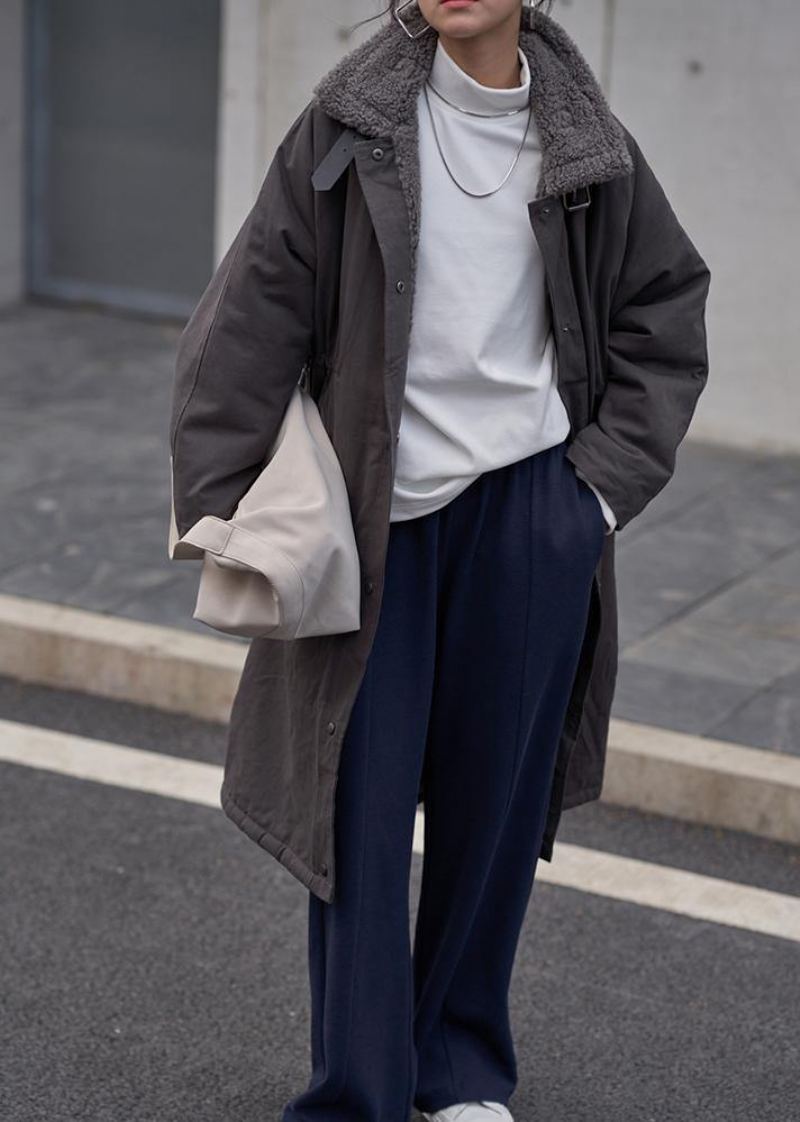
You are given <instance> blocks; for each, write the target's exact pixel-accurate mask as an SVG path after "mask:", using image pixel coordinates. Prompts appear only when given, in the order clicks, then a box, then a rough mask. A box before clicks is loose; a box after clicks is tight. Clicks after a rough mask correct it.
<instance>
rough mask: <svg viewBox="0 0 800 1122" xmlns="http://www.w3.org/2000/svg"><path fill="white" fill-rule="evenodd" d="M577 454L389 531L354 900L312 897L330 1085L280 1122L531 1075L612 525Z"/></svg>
mask: <svg viewBox="0 0 800 1122" xmlns="http://www.w3.org/2000/svg"><path fill="white" fill-rule="evenodd" d="M565 448H566V442H564V443H562V444H558V445H555V446H553V447H551V448H547V449H545V450H543V451H541V452H538V453H536V454H535V455H531V456H529V457H527V458H526V459H522V460H518V461H515V462H514V463H511V464H508V465H505V466H503V467H501V468H497V469H495V470H493V471H488V472H485V473H484V474H483V475H481V476H480V477H479V478H478V479H476V480H475V481H473V482H472V483H471V484H470V485H469V486H468V487H467V488H466V490H464V491H462V492H461V493H460V494H459V495H457V496H456V498H455V499H453V500H451V501H450V502H449V503H448V504H447V505H446V506H444V507H441V508H440V509H439V510H436V511H432V512H431V513H429V514H426V515H422V516H420V517H417V518H413V519H410V520H407V521H401V522H393V523H392V524H391V526H390V536H389V546H388V553H387V560H386V575H385V586H384V592H383V599H382V602H381V610H380V618H379V620H378V627H377V631H376V635H375V640H374V644H373V647H372V649H371V651H370V655H369V659H368V662H367V666H366V669H365V673H364V678H363V680H362V684H361V687H360V690H359V693H358V695H357V698H356V702H355V705H354V707H353V710H352V713H351V717H350V720H349V722H348V727H347V730H346V733H345V739H344V742H343V745H342V756H341V761H340V765H339V778H338V782H337V788H336V796H335V797H336V807H335V851H336V890H335V894H334V899H333V900H332V901H331V902H330V903H324V902H323V901H321V900H320V899H319V898H318V897H316V896H314V895H312V894H309V914H308V921H309V927H308V954H309V973H310V983H311V1063H312V1074H311V1080H310V1083H309V1085H308V1087H307V1088H306V1090H304V1091H303V1092H302V1093H301V1094H299V1095H298V1096H297V1097H296V1098H294V1099H293V1100H292V1101H291V1102H290V1103H288V1104H287V1105H286V1107H285V1108H284V1113H283V1117H282V1122H408V1118H409V1117H410V1112H411V1107H412V1105H415V1106H416V1107H417V1108H418V1109H421V1110H426V1111H435V1110H438V1109H440V1108H441V1107H444V1106H448V1105H450V1104H452V1103H456V1102H467V1101H473V1100H474V1101H480V1100H488V1101H496V1102H504V1103H507V1102H508V1099H509V1097H510V1095H511V1093H512V1092H513V1090H514V1088H515V1086H516V1080H517V1067H516V1058H515V1053H514V1047H513V1042H512V1036H511V1029H510V1024H509V1010H508V990H509V983H510V978H511V971H512V965H513V962H514V956H515V952H516V947H517V942H518V938H519V933H520V929H521V926H522V922H523V919H524V916H525V910H526V907H527V903H528V900H529V897H530V892H531V888H532V884H533V877H534V871H535V868H536V863H537V857H538V854H539V850H540V846H541V841H542V835H543V832H544V826H545V816H546V810H547V806H548V801H549V796H550V789H551V785H552V776H553V768H554V763H555V756H556V750H557V747H558V740H559V735H560V732H561V728H562V724H563V719H564V716H565V713H566V707H567V703H568V699H569V695H570V692H571V688H572V683H573V680H574V676H575V671H576V669H577V664H578V657H579V654H580V648H581V643H582V639H583V635H584V630H585V627H586V621H587V615H588V610H589V596H590V589H591V580H592V574H593V571H594V568H595V566H596V564H597V561H598V560H599V557H600V552H601V549H602V544H603V537H604V534H605V530H606V524H605V521H604V518H603V514H602V510H601V507H600V503H599V501H598V499H597V497H596V496H595V494H594V493H593V491H592V490H591V488H590V487H589V486H588V485H587V484H586V483H585V482H584V481H583V480H581V479H579V477H578V476H577V475H576V473H575V470H574V468H573V466H572V464H571V462H570V461H569V460H568V459H567V458H566V457H565V455H564V451H565ZM423 777H424V787H423V790H424V857H423V872H422V884H421V890H420V897H419V904H418V909H417V920H416V927H415V930H414V944H413V953H412V946H411V932H410V901H409V876H410V864H411V854H412V844H413V837H414V826H415V816H416V811H417V796H418V791H419V785H420V779H421V778H423Z"/></svg>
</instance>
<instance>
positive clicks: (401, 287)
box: [395, 280, 406, 292]
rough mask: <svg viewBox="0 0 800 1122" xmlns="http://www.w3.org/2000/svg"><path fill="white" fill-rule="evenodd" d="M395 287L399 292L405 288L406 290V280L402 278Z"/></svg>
mask: <svg viewBox="0 0 800 1122" xmlns="http://www.w3.org/2000/svg"><path fill="white" fill-rule="evenodd" d="M395 288H396V289H397V291H398V292H405V290H406V282H405V281H401V280H399V281H398V282H397V284H396V285H395Z"/></svg>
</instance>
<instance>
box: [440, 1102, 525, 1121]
mask: <svg viewBox="0 0 800 1122" xmlns="http://www.w3.org/2000/svg"><path fill="white" fill-rule="evenodd" d="M421 1114H422V1117H423V1118H427V1120H428V1122H456V1119H458V1122H514V1119H513V1118H512V1117H511V1113H510V1111H509V1109H508V1107H507V1106H503V1104H502V1103H487V1102H478V1103H453V1105H452V1106H445V1107H442V1109H441V1110H436V1111H434V1112H433V1114H426V1113H425V1111H424V1110H423V1111H421Z"/></svg>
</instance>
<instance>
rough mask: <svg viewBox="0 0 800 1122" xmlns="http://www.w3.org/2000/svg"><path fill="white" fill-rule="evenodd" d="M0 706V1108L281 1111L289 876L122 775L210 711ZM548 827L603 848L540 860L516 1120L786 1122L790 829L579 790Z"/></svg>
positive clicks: (179, 751)
mask: <svg viewBox="0 0 800 1122" xmlns="http://www.w3.org/2000/svg"><path fill="white" fill-rule="evenodd" d="M0 719H2V722H0V723H1V724H2V727H1V728H0V756H2V757H3V762H0V779H1V782H0V900H2V912H1V918H0V970H1V971H2V973H1V975H0V1002H1V1003H2V1005H1V1007H0V1122H33V1120H37V1122H38V1120H47V1122H67V1120H69V1122H71V1120H81V1122H83V1120H92V1122H278V1119H279V1118H280V1112H281V1108H282V1106H283V1104H284V1103H285V1102H286V1101H287V1100H288V1099H289V1098H290V1097H291V1096H292V1095H294V1094H295V1093H297V1092H298V1091H299V1090H300V1089H302V1088H303V1087H304V1086H305V1084H306V1081H307V1078H308V1033H309V1023H308V1012H309V1011H308V993H307V977H306V957H305V922H306V906H307V892H306V890H305V889H304V888H303V887H302V886H301V885H300V884H299V883H298V882H296V881H295V880H294V879H293V878H291V877H290V876H289V875H288V873H286V871H285V870H283V869H282V868H281V867H280V866H279V865H278V864H277V862H275V861H274V859H273V858H270V857H269V856H268V855H266V854H264V853H262V852H260V851H259V850H258V849H257V847H256V846H254V845H253V843H252V842H250V841H249V840H248V839H247V838H245V837H244V835H242V834H241V833H240V832H239V831H238V830H237V829H236V828H235V827H234V826H233V825H232V824H231V823H230V822H228V820H227V819H226V818H225V817H224V815H223V814H222V811H221V810H219V809H218V808H216V807H214V806H212V805H206V804H204V803H203V801H202V798H200V797H197V796H196V795H195V794H192V790H195V789H194V788H192V789H191V790H190V789H189V788H187V787H181V786H180V783H178V781H176V780H175V779H174V769H173V771H169V769H168V766H167V769H166V770H164V771H163V777H164V779H163V792H168V791H170V790H172V789H171V788H170V787H169V784H170V783H173V782H176V783H177V785H176V786H175V787H174V792H173V793H172V794H170V793H153V792H152V791H146V790H141V789H133V788H132V786H131V785H130V783H129V781H128V779H127V778H126V776H127V775H128V772H127V771H126V770H125V769H126V768H127V767H128V757H127V756H126V755H125V754H124V753H119V748H120V747H124V746H129V747H134V748H138V749H144V750H146V752H148V753H156V754H157V755H158V757H163V761H162V760H161V759H156V760H155V765H156V766H155V771H156V772H158V771H159V765H160V764H161V763H162V762H163V763H164V765H169V764H170V761H171V760H178V761H181V762H182V763H189V764H191V762H192V761H199V762H201V763H203V764H206V765H214V766H218V765H219V764H220V763H221V760H222V751H223V747H224V730H223V729H222V728H221V727H220V726H214V725H206V724H202V723H200V722H197V721H192V720H188V719H186V718H182V717H176V716H171V715H165V714H161V713H157V712H155V711H152V710H147V709H142V708H138V707H136V706H132V705H120V704H115V703H112V702H107V701H101V700H98V699H93V698H89V697H85V696H82V695H79V694H69V693H63V692H59V691H51V690H44V689H41V688H37V687H28V686H21V685H19V684H16V683H14V682H10V681H8V680H5V681H0ZM41 729H43V730H54V731H55V733H57V734H59V735H58V737H56V738H55V740H54V742H53V744H51V743H50V741H49V740H47V739H46V738H45V741H44V742H43V744H41V745H39V746H38V748H36V752H35V753H34V752H33V748H31V750H30V751H31V753H32V754H31V755H26V753H27V752H28V747H27V746H28V744H29V738H28V734H29V732H30V731H31V730H33V732H34V733H35V732H36V730H41ZM76 738H90V739H91V740H92V741H94V742H96V744H90V745H87V744H86V743H85V742H84V741H82V740H78V739H76ZM30 743H33V742H32V741H31V742H30ZM34 747H36V745H34ZM51 751H52V753H53V755H52V757H50V756H48V755H47V753H48V752H51ZM87 752H88V755H89V756H90V757H91V758H92V759H93V760H102V761H105V762H104V763H103V765H102V767H98V769H97V770H95V771H91V770H90V769H89V770H86V769H84V771H81V770H80V767H79V766H77V765H76V764H75V760H76V759H77V760H83V759H86V756H87ZM37 753H38V754H37ZM148 758H150V757H148ZM12 761H13V762H12ZM65 761H66V762H65ZM81 766H82V765H81ZM176 766H177V767H178V770H180V764H178V765H176ZM115 769H117V770H115ZM199 770H200V771H202V772H203V775H206V773H207V777H208V776H210V778H211V780H213V779H214V776H215V774H216V773H215V772H213V771H212V770H210V769H209V768H206V769H199ZM70 771H71V772H72V773H70ZM150 771H151V773H152V772H153V767H152V765H151V768H150ZM131 774H133V773H131ZM159 774H161V773H160V772H159ZM84 775H95V776H101V775H102V776H105V779H101V778H97V777H95V778H85V777H80V776H84ZM200 778H201V779H202V778H203V777H202V776H201V777H200ZM203 782H206V779H203ZM198 789H199V788H198ZM187 792H188V793H187ZM559 843H560V844H561V845H562V846H563V849H564V852H567V850H570V851H571V852H574V854H577V856H578V858H579V864H580V860H581V859H584V858H586V857H587V855H588V857H589V858H591V857H592V855H599V862H600V863H599V865H598V866H597V868H598V874H597V881H596V891H587V890H586V887H585V886H584V887H582V888H576V887H570V886H569V883H571V882H569V877H568V876H567V875H566V874H565V875H564V883H551V882H549V881H548V880H546V879H544V877H545V874H547V875H548V876H552V875H554V874H553V873H551V871H550V870H549V869H547V870H546V869H545V863H541V864H540V870H541V871H542V878H543V879H541V880H537V883H536V885H535V888H534V893H533V898H532V901H531V905H530V908H529V910H528V915H527V918H526V921H525V927H524V931H523V936H522V940H521V943H520V948H519V952H518V955H517V961H516V965H515V972H514V978H513V984H512V999H513V1010H512V1013H513V1025H514V1031H515V1040H516V1046H517V1055H518V1062H519V1083H518V1087H517V1091H516V1094H515V1095H514V1097H513V1099H512V1101H511V1108H512V1110H513V1112H514V1116H515V1119H516V1120H517V1122H539V1120H541V1122H695V1120H696V1122H739V1120H741V1122H798V1120H800V1012H799V1011H800V934H799V933H798V925H797V917H798V915H800V912H798V910H797V908H798V899H799V898H800V850H798V849H796V848H792V847H789V846H781V845H777V844H774V843H769V842H765V841H761V840H758V839H754V838H749V837H746V836H744V835H739V834H734V833H730V832H726V831H721V830H711V829H705V828H702V827H696V826H690V825H686V824H681V823H677V822H673V821H669V820H667V819H661V818H657V817H655V816H646V815H642V814H638V813H634V812H630V811H621V810H615V809H612V808H609V807H605V806H601V805H599V804H593V805H591V806H588V807H583V808H579V809H576V810H572V811H568V812H567V813H566V814H565V816H564V818H563V819H562V829H561V832H560V834H559ZM558 849H559V846H558V844H557V851H556V861H555V862H554V863H553V869H556V867H557V864H558ZM618 858H634V859H636V865H635V870H634V873H631V874H630V879H631V883H630V885H624V886H623V890H622V893H621V895H622V897H625V898H619V897H614V895H613V893H612V894H611V895H609V894H608V892H609V890H608V889H607V887H606V881H605V880H604V873H603V870H604V869H605V868H606V867H607V866H608V867H612V868H618V867H620V866H619V862H618V861H617V859H618ZM615 862H616V864H615ZM587 867H591V866H587ZM622 867H624V868H628V866H622ZM421 868H422V857H421V856H420V855H419V854H417V855H415V856H414V859H413V876H412V884H411V886H410V891H411V904H412V922H413V913H414V902H415V900H416V893H417V891H418V888H419V880H420V873H421ZM631 868H634V866H631ZM637 870H638V871H637ZM671 870H675V871H676V872H675V873H674V875H673V873H672V872H671ZM667 874H668V875H669V877H670V878H671V880H670V881H669V885H670V886H671V887H670V890H669V891H667V882H666V881H664V880H663V878H664V876H665V875H667ZM682 874H689V875H688V876H685V877H684V876H683V875H682ZM698 875H700V877H703V878H706V877H707V878H713V883H712V881H706V880H698V879H697V877H698ZM637 878H640V880H639V881H638V882H637ZM662 882H663V885H664V887H663V892H664V895H663V901H661V902H660V898H658V893H659V892H660V891H662V887H661V886H662ZM592 883H594V882H592ZM637 883H639V884H645V885H647V886H649V891H650V896H651V899H650V901H649V902H648V903H647V905H646V906H643V905H641V904H640V903H637V902H635V901H636V899H638V898H639V895H638V893H639V889H638V888H637ZM684 884H685V885H686V900H687V901H688V900H689V899H690V898H692V899H694V900H695V902H696V901H697V900H698V899H699V900H700V911H699V913H698V914H700V915H703V914H705V912H704V911H703V908H704V906H705V904H704V901H705V900H706V899H707V901H708V906H709V908H712V910H713V905H714V891H713V889H714V886H715V885H719V886H720V890H721V891H722V898H723V899H724V900H727V901H728V904H726V907H727V911H726V912H725V915H726V917H727V918H726V920H725V922H713V921H711V920H708V919H703V918H697V914H694V915H693V914H683V912H682V909H683V908H684V897H683V892H682V886H683V885H684ZM654 885H655V886H656V887H655V888H653V886H654ZM698 885H699V886H700V889H701V891H700V895H699V897H698V892H697V889H698ZM628 889H630V893H629V898H628V897H626V893H628ZM754 889H755V890H756V891H755V892H753V891H752V890H754ZM692 894H693V895H692ZM654 895H655V897H656V898H655V899H652V897H653V896H654ZM686 906H687V908H688V910H689V911H690V912H691V907H689V905H688V904H687V905H686ZM693 906H696V903H695V905H693ZM782 909H784V910H782ZM765 917H771V918H770V919H769V922H770V923H771V924H772V929H773V933H772V934H763V933H762V932H761V930H760V929H759V928H760V925H761V927H763V924H764V922H765ZM782 917H785V918H782ZM784 922H785V930H784V929H783V928H782V927H781V924H782V923H784Z"/></svg>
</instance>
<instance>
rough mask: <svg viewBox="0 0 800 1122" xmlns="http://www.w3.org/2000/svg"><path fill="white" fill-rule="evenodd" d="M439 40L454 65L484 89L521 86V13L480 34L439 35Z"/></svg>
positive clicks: (503, 88)
mask: <svg viewBox="0 0 800 1122" xmlns="http://www.w3.org/2000/svg"><path fill="white" fill-rule="evenodd" d="M439 41H440V42H441V44H442V47H443V48H444V49H445V50H446V51H447V53H448V55H449V56H450V58H451V59H452V60H453V62H455V63H456V65H458V66H460V67H461V69H462V70H463V71H464V72H465V73H467V74H469V76H470V78H474V79H475V81H476V82H480V84H481V85H482V86H490V87H492V88H493V89H499V90H506V89H513V87H514V86H518V85H519V84H520V69H519V55H518V53H517V48H518V46H519V15H518V13H514V18H513V19H510V20H503V21H502V23H499V24H498V25H497V26H496V27H493V28H491V29H490V30H489V31H486V32H483V33H482V34H481V35H472V36H469V37H464V36H461V37H456V36H452V35H443V34H442V33H441V32H439Z"/></svg>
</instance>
